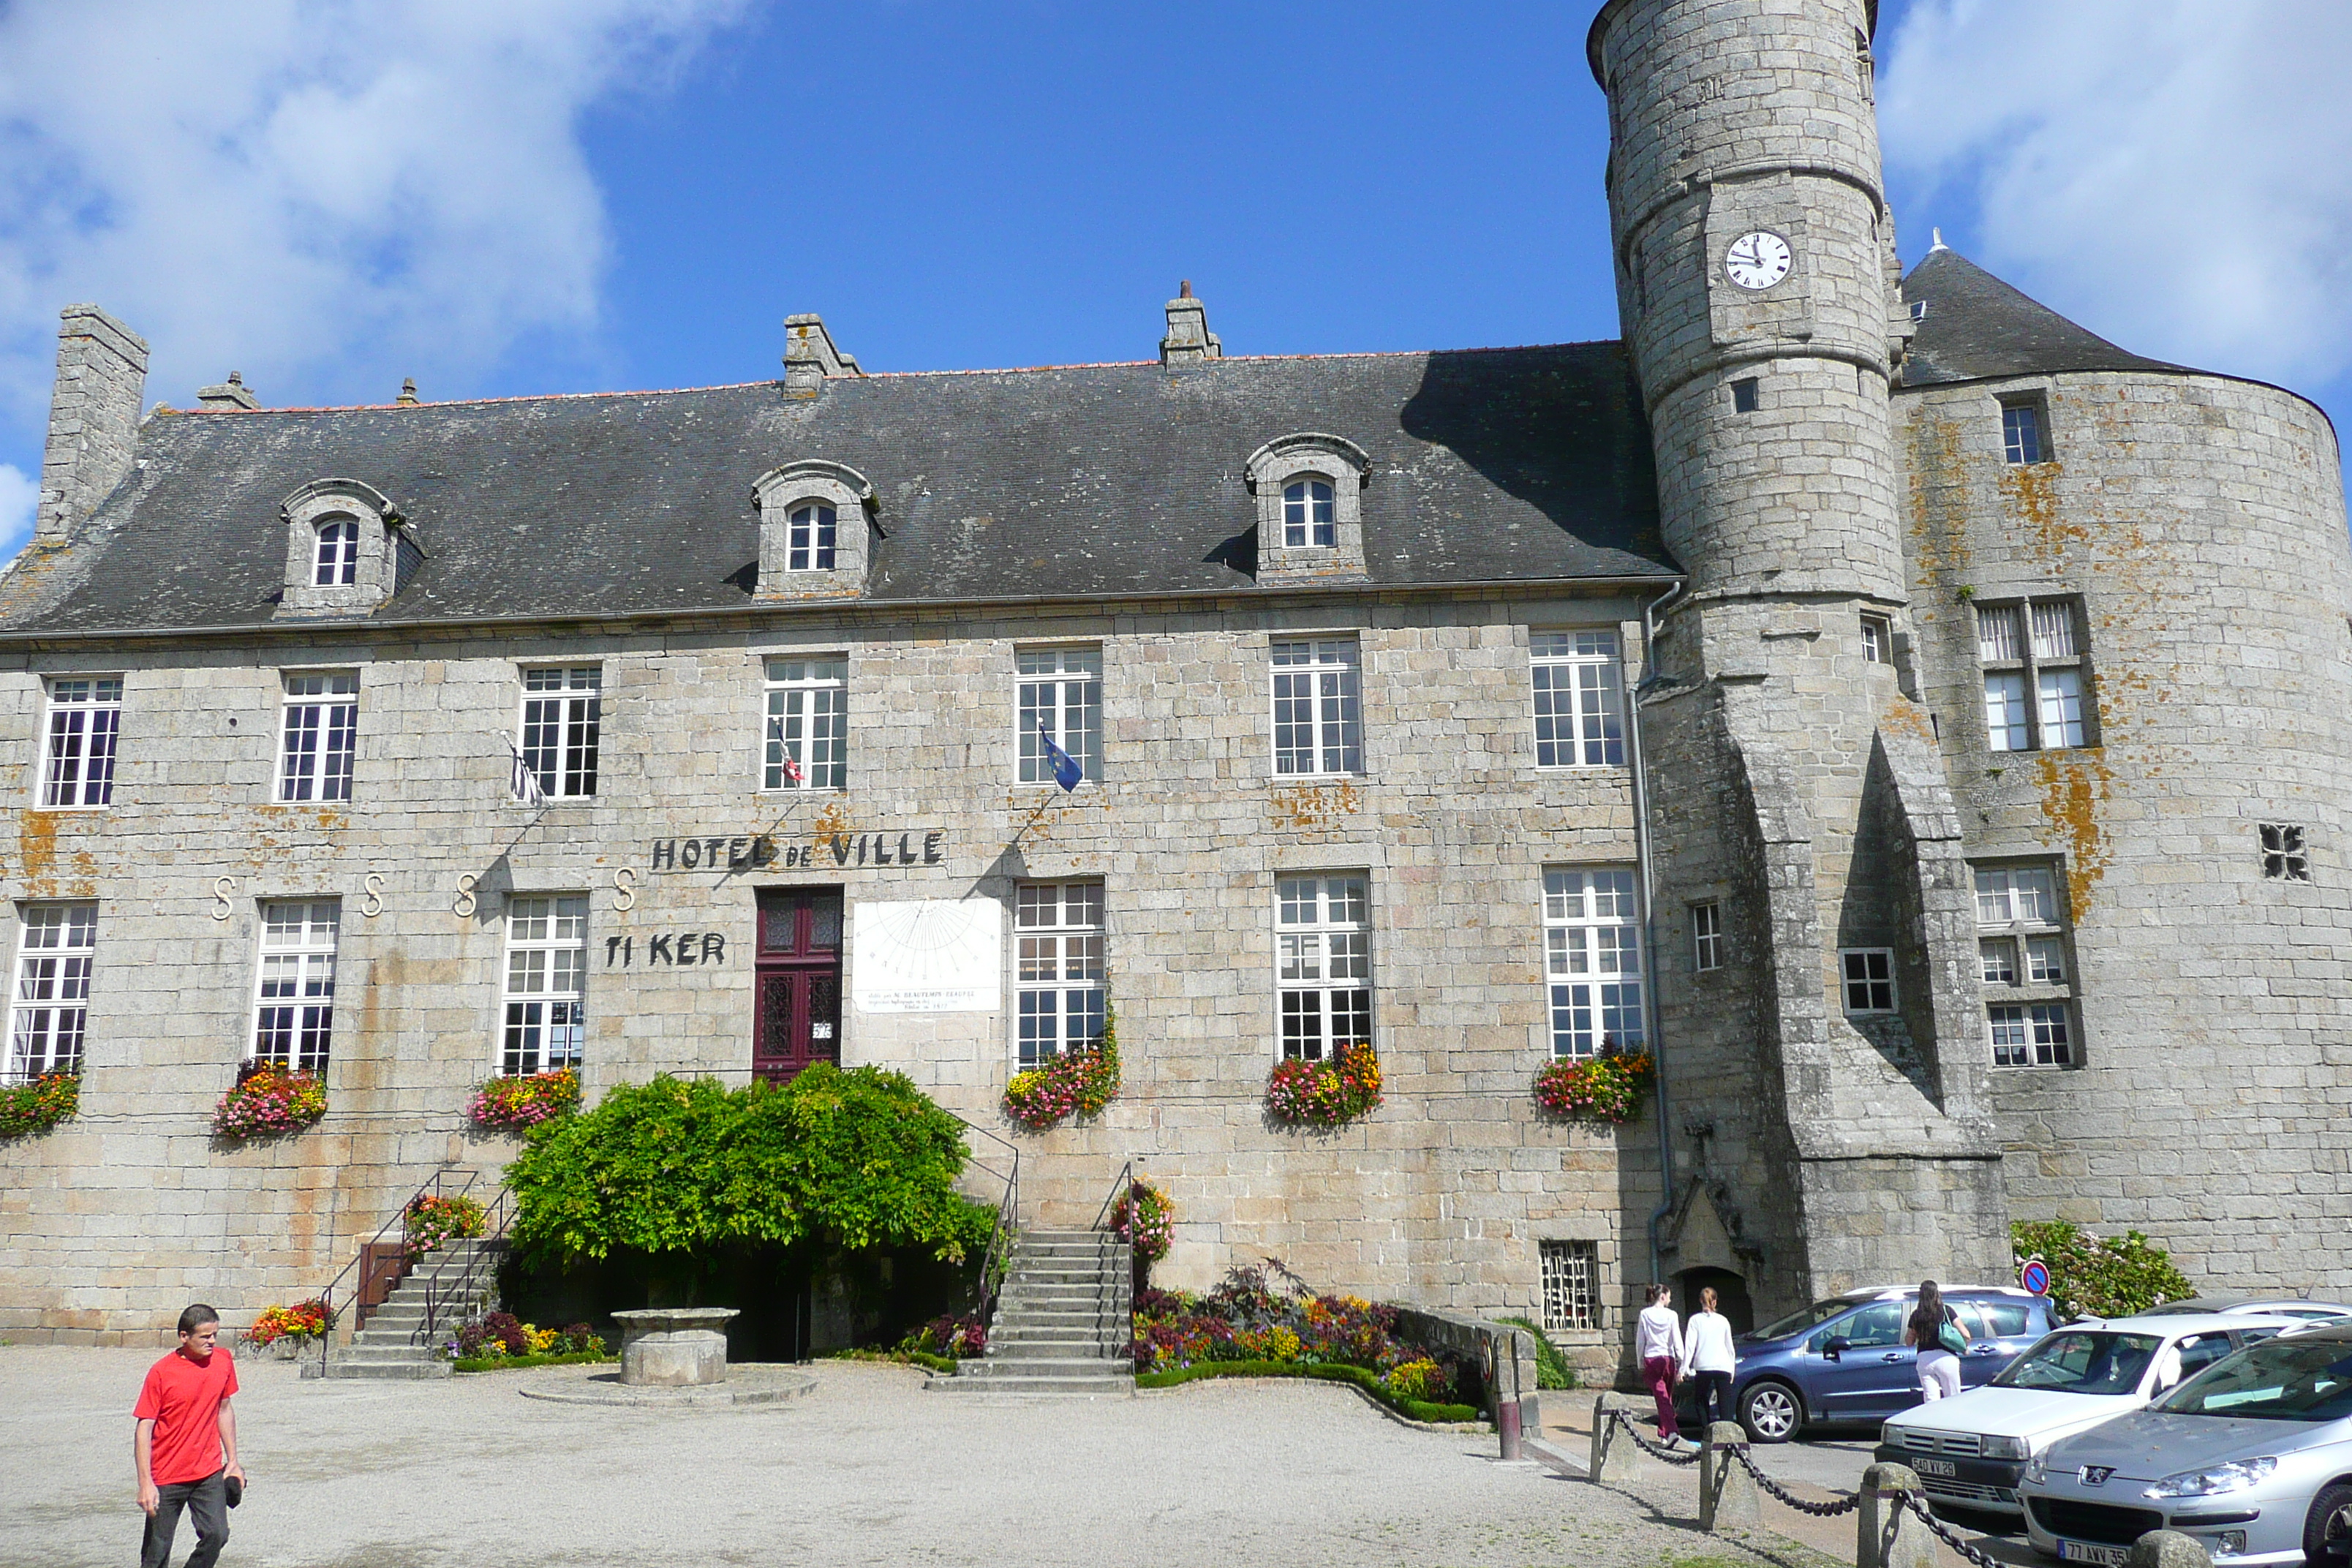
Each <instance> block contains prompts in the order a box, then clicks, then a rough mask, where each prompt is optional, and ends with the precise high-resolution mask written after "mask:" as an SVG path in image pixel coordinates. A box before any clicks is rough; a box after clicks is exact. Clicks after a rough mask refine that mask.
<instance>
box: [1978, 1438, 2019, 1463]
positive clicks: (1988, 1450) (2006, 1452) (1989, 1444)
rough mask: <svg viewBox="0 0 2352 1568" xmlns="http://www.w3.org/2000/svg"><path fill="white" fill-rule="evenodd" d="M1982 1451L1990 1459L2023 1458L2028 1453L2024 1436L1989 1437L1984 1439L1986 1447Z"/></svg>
mask: <svg viewBox="0 0 2352 1568" xmlns="http://www.w3.org/2000/svg"><path fill="white" fill-rule="evenodd" d="M1982 1451H1983V1454H1984V1457H1985V1458H1988V1459H2021V1458H2025V1455H2026V1447H2025V1439H2024V1438H2022V1437H1987V1438H1986V1439H1985V1440H1984V1448H1983V1450H1982Z"/></svg>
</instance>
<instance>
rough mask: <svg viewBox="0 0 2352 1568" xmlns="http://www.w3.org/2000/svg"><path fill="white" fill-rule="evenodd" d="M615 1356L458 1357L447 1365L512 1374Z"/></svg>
mask: <svg viewBox="0 0 2352 1568" xmlns="http://www.w3.org/2000/svg"><path fill="white" fill-rule="evenodd" d="M620 1359H621V1358H620V1357H619V1356H616V1355H591V1354H588V1353H587V1352H582V1351H572V1352H567V1353H565V1354H562V1355H477V1356H459V1357H458V1358H457V1360H456V1361H453V1362H451V1363H449V1364H450V1366H451V1368H453V1369H454V1370H456V1371H457V1372H513V1371H516V1370H518V1369H520V1368H522V1367H527V1366H579V1365H581V1364H583V1363H588V1362H615V1361H618V1360H620Z"/></svg>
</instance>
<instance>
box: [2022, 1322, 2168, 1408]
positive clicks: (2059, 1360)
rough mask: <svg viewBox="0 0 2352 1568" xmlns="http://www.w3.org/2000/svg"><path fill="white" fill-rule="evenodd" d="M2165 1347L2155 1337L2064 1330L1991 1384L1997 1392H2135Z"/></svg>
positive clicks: (2029, 1353)
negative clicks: (2157, 1353) (2018, 1389)
mask: <svg viewBox="0 0 2352 1568" xmlns="http://www.w3.org/2000/svg"><path fill="white" fill-rule="evenodd" d="M2162 1343H2164V1340H2163V1338H2162V1337H2161V1336H2160V1335H2157V1334H2118V1333H2111V1332H2106V1331H2099V1330H2090V1329H2064V1330H2061V1331H2059V1332H2057V1333H2054V1334H2052V1335H2051V1336H2050V1337H2049V1338H2047V1339H2045V1340H2043V1341H2042V1342H2041V1343H2040V1344H2037V1345H2035V1346H2034V1347H2033V1348H2032V1350H2030V1351H2027V1352H2025V1353H2024V1354H2023V1355H2021V1356H2020V1357H2018V1358H2017V1360H2016V1361H2014V1362H2012V1363H2010V1366H2009V1369H2008V1370H2007V1371H2006V1372H2003V1373H2001V1374H2000V1376H1999V1377H1996V1378H1994V1379H1993V1380H1992V1382H1993V1386H1994V1387H1995V1388H2057V1389H2063V1390H2064V1391H2065V1392H2067V1393H2068V1394H2131V1393H2134V1392H2136V1391H2137V1389H2138V1388H2139V1380H2140V1378H2141V1376H2142V1375H2143V1374H2145V1373H2147V1363H2149V1362H2150V1361H2152V1360H2153V1359H2155V1356H2156V1352H2157V1347H2158V1346H2159V1345H2161V1344H2162Z"/></svg>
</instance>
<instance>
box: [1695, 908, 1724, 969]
mask: <svg viewBox="0 0 2352 1568" xmlns="http://www.w3.org/2000/svg"><path fill="white" fill-rule="evenodd" d="M1690 911H1691V963H1692V965H1693V966H1694V967H1696V968H1699V969H1721V968H1722V967H1723V906H1722V905H1721V904H1719V903H1717V901H1716V900H1713V899H1709V900H1706V902H1704V903H1697V904H1693V905H1692V906H1691V907H1690Z"/></svg>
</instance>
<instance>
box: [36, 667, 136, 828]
mask: <svg viewBox="0 0 2352 1568" xmlns="http://www.w3.org/2000/svg"><path fill="white" fill-rule="evenodd" d="M121 730H122V678H121V676H119V675H100V676H73V677H65V678H59V679H53V680H51V681H50V682H49V735H48V746H47V765H46V766H45V767H44V768H43V769H42V773H41V804H42V805H106V804H108V803H109V802H110V801H111V800H113V798H114V742H115V739H116V737H117V736H119V735H120V734H121Z"/></svg>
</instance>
